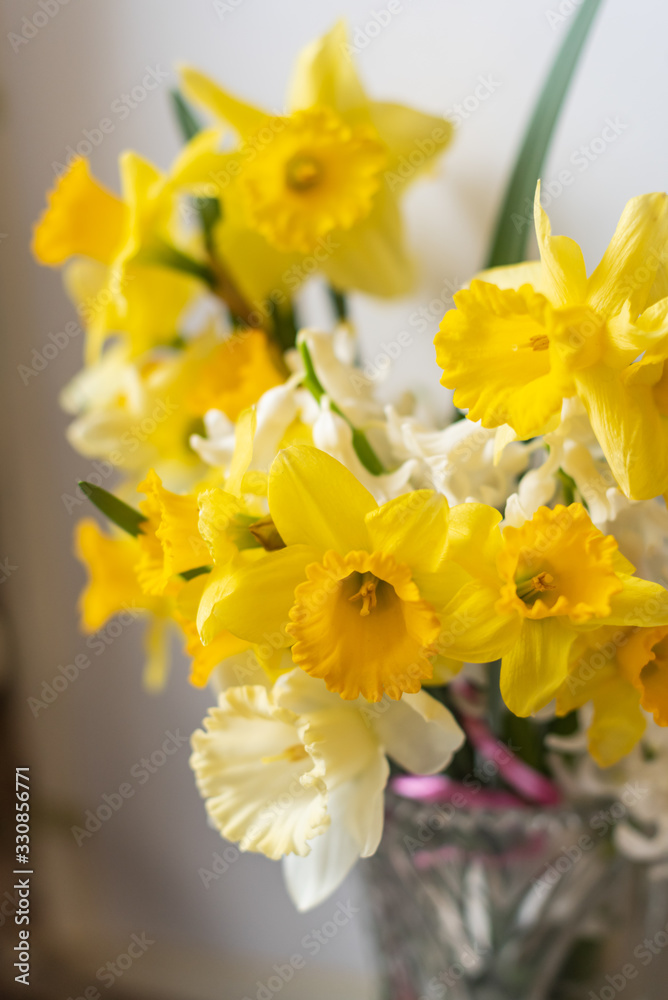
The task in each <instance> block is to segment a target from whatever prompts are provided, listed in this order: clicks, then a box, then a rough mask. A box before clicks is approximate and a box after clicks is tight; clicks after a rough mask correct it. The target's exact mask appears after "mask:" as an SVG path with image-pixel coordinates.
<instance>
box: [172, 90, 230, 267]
mask: <svg viewBox="0 0 668 1000" xmlns="http://www.w3.org/2000/svg"><path fill="white" fill-rule="evenodd" d="M169 96H170V97H171V99H172V106H173V109H174V115H175V117H176V120H177V122H178V123H179V127H180V129H181V135H182V136H183V139H184V141H185V142H190V140H191V139H193V138H194V137H195V136H196V135H197V134H198V132H201V131H202V125H201V123H200V121H199V120H198V118H197V116H196V115H195V112H194V111H193V110H192V108H191V107H190V105H189V104H188V102H187V101H186V100H185V98H184V97H183V95H182V94H181V93H180V91H178V90H170V92H169ZM193 201H194V203H195V208H196V209H197V211H198V213H199V217H200V222H201V224H202V229H203V231H204V239H205V241H206V245H207V249H208V250H209V253H211V252H212V250H213V230H214V228H215V226H216V223H218V222H219V221H220V219H221V218H222V214H223V213H222V209H221V204H220V202H219V201H218V199H217V198H193Z"/></svg>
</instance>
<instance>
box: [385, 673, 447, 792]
mask: <svg viewBox="0 0 668 1000" xmlns="http://www.w3.org/2000/svg"><path fill="white" fill-rule="evenodd" d="M370 719H371V720H372V725H373V727H374V729H375V731H376V733H377V734H378V738H379V740H380V741H381V743H382V744H383V745H384V747H385V751H386V753H387V754H388V755H389V756H390V757H392V759H393V760H395V761H396V762H397V764H399V765H401V767H403V768H405V769H406V770H407V771H412V772H413V774H436V773H437V772H438V771H441V770H442V769H443V768H444V767H447V765H448V764H449V763H450V761H451V760H452V756H453V754H454V753H455V751H456V750H458V749H459V747H460V746H461V745H462V743H463V742H464V734H463V732H462V730H461V729H460V728H459V726H458V725H457V722H456V721H455V718H454V716H453V715H452V713H451V712H449V711H448V709H447V708H446V707H445V705H443V704H442V702H440V701H437V700H436V699H435V698H432V697H431V695H429V694H427V692H426V691H419V692H418V693H417V694H405V695H404V696H403V698H402V699H401V701H389V700H388V699H384V700H383V701H382V702H380V703H379V704H378V705H374V706H373V707H372V708H371V709H370Z"/></svg>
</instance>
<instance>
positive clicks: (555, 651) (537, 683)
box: [501, 618, 577, 717]
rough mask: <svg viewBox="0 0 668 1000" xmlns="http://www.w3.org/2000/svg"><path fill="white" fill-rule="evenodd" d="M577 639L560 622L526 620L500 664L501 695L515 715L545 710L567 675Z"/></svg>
mask: <svg viewBox="0 0 668 1000" xmlns="http://www.w3.org/2000/svg"><path fill="white" fill-rule="evenodd" d="M576 636H577V633H576V632H575V630H574V629H573V628H570V627H569V626H567V625H565V624H564V623H563V621H562V620H560V619H558V618H544V619H543V620H542V621H538V622H534V621H529V620H525V621H524V622H523V623H522V628H521V630H520V633H519V635H518V637H517V640H516V641H515V642H514V643H513V645H512V646H511V648H510V650H509V651H508V652H507V653H505V654H504V656H503V660H502V662H501V694H502V695H503V700H504V701H505V703H506V705H507V706H508V708H509V709H510V711H511V712H513V713H514V714H515V715H519V716H520V717H524V716H527V715H531V714H532V713H533V712H537V711H538V710H539V709H541V708H544V707H545V705H547V703H548V702H549V701H550V700H551V699H552V698H553V697H554V695H555V693H556V691H557V690H558V688H559V687H560V686H561V685H562V684H563V683H564V681H565V680H566V677H567V675H568V660H569V652H570V648H571V646H572V644H573V642H574V640H575V638H576Z"/></svg>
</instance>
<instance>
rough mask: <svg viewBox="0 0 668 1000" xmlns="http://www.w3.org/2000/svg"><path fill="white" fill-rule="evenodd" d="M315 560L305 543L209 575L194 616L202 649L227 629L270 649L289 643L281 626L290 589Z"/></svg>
mask: <svg viewBox="0 0 668 1000" xmlns="http://www.w3.org/2000/svg"><path fill="white" fill-rule="evenodd" d="M314 558H317V556H316V553H315V552H314V551H313V549H310V548H308V547H307V546H305V545H290V546H288V547H287V548H285V549H279V550H278V551H276V552H268V553H266V554H263V555H262V556H261V557H260V558H259V559H256V560H254V561H252V562H250V563H248V564H244V565H241V566H237V567H236V568H235V567H230V568H227V569H223V570H222V571H220V572H219V571H216V570H214V572H213V573H212V574H211V578H210V581H209V582H208V583H207V586H206V588H205V590H204V594H203V596H202V600H201V602H200V606H199V612H198V614H197V627H198V629H199V633H200V636H201V637H202V642H204V643H205V644H206V645H208V644H209V643H210V642H211V640H212V639H213V638H214V637H215V636H216V635H217V634H218V633H219V632H220V631H221V630H222V629H227V630H229V631H230V632H232V633H233V634H234V635H237V636H239V637H240V638H241V639H247V640H248V641H249V642H254V643H257V644H258V645H259V646H267V644H268V645H269V646H270V647H271V646H273V647H274V648H276V649H279V648H281V647H282V646H285V645H289V643H290V640H289V639H288V638H287V634H286V632H285V626H286V625H287V623H288V621H289V611H290V608H291V607H292V604H293V603H294V593H295V587H296V586H297V585H298V584H299V583H301V581H302V580H304V579H305V578H306V566H307V565H308V564H309V563H311V562H313V560H314Z"/></svg>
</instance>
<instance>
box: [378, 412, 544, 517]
mask: <svg viewBox="0 0 668 1000" xmlns="http://www.w3.org/2000/svg"><path fill="white" fill-rule="evenodd" d="M386 415H387V422H388V428H389V434H390V441H391V443H392V446H393V450H394V453H395V455H396V456H397V458H399V459H403V460H406V459H410V458H412V459H415V460H417V462H418V463H419V467H420V473H419V474H418V476H417V481H415V480H414V484H415V485H417V486H427V487H431V488H433V489H435V490H438V492H439V493H443V494H444V496H445V497H446V498H447V500H448V502H449V503H451V504H458V503H465V502H466V501H470V500H473V501H477V502H482V503H487V504H489V505H490V506H492V507H503V505H504V504H505V502H506V498H507V497H508V495H509V494H510V492H511V491H512V490H513V489H514V487H515V484H516V482H517V477H518V476H519V475H520V474H521V473H522V472H524V470H525V469H526V467H527V464H528V461H529V458H528V453H529V450H530V448H531V446H530V445H525V444H522V443H520V442H518V441H513V442H511V443H510V444H508V445H506V447H505V448H504V449H503V451H502V452H501V455H500V456H499V458H498V461H497V462H496V464H495V461H494V447H495V437H496V431H495V430H488V429H487V428H485V427H482V426H481V425H480V424H479V423H472V422H471V421H470V420H458V421H456V422H455V423H453V424H450V425H449V426H448V427H445V428H444V429H442V430H435V429H432V428H429V427H426V426H425V425H424V424H423V423H421V422H420V421H419V420H417V419H416V418H415V417H404V416H399V414H397V413H396V411H395V410H394V409H393V408H392V407H388V408H387V409H386Z"/></svg>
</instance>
